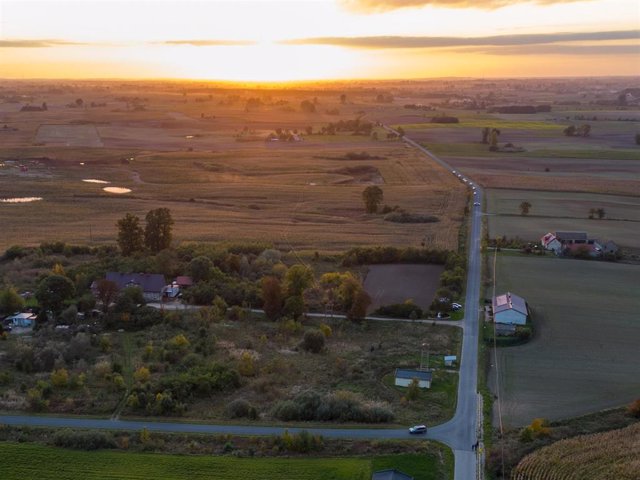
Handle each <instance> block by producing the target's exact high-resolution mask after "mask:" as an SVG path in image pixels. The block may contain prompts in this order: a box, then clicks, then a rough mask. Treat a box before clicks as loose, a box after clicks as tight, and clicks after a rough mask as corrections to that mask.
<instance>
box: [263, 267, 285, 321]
mask: <svg viewBox="0 0 640 480" xmlns="http://www.w3.org/2000/svg"><path fill="white" fill-rule="evenodd" d="M282 302H283V295H282V285H281V284H280V280H278V279H277V278H276V277H264V278H263V279H262V308H263V309H264V313H265V315H266V316H267V318H268V319H270V320H275V319H276V318H278V316H279V315H280V312H281V311H282Z"/></svg>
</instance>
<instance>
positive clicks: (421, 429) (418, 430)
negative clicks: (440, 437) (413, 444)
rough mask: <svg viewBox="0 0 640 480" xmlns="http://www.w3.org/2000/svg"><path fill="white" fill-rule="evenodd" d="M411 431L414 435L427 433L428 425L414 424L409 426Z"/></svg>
mask: <svg viewBox="0 0 640 480" xmlns="http://www.w3.org/2000/svg"><path fill="white" fill-rule="evenodd" d="M409 433H410V434H412V435H419V434H422V433H427V426H426V425H414V426H413V427H411V428H409Z"/></svg>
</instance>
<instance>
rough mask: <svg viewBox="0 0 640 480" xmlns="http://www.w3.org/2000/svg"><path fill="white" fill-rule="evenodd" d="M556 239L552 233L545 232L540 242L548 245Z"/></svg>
mask: <svg viewBox="0 0 640 480" xmlns="http://www.w3.org/2000/svg"><path fill="white" fill-rule="evenodd" d="M554 240H557V239H556V236H555V235H554V234H553V233H547V234H546V235H545V236H544V237H542V244H543V245H545V246H546V245H548V244H550V243H551V242H553V241H554Z"/></svg>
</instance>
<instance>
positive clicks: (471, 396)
mask: <svg viewBox="0 0 640 480" xmlns="http://www.w3.org/2000/svg"><path fill="white" fill-rule="evenodd" d="M404 141H405V142H406V143H407V144H409V145H411V146H413V147H414V148H416V149H418V150H420V151H422V152H423V153H425V154H426V155H428V156H429V157H431V158H433V159H434V160H435V161H436V162H438V163H440V164H441V165H442V166H443V167H445V168H447V169H449V170H450V171H451V172H452V173H453V174H454V175H457V176H458V177H459V178H460V181H461V182H465V183H467V184H468V185H469V186H470V187H471V188H475V190H473V192H474V199H473V201H474V203H475V202H478V203H480V204H481V203H482V191H481V189H480V187H479V186H478V185H476V184H475V183H473V182H472V181H471V180H470V179H469V178H467V177H466V176H464V175H462V174H460V173H459V172H457V171H456V170H455V169H453V168H452V167H451V166H449V165H448V164H447V163H446V162H444V161H442V160H441V159H439V158H438V157H436V156H435V155H433V154H432V153H431V152H429V151H428V150H427V149H426V148H424V147H422V146H421V145H419V144H417V143H416V142H414V141H413V140H410V139H408V138H406V137H405V138H404ZM481 214H482V213H481V208H480V207H479V206H478V207H476V206H473V207H472V213H471V215H470V218H471V231H470V235H469V238H468V244H469V245H468V247H469V263H468V275H467V289H466V298H465V306H466V310H465V317H464V320H462V321H461V322H447V321H437V322H436V323H438V324H442V325H451V326H457V327H461V328H462V329H463V342H462V355H461V359H460V378H459V384H458V403H457V407H456V413H455V415H454V417H453V418H452V419H451V420H450V421H448V422H446V423H443V424H442V425H437V426H434V427H431V428H429V432H428V433H427V435H426V438H429V439H433V440H438V441H441V442H443V443H445V444H446V445H448V446H449V447H451V448H452V449H453V452H454V455H455V479H456V480H472V479H474V478H476V466H477V464H476V462H477V461H476V453H475V452H474V451H473V450H472V445H473V444H474V443H475V442H476V439H477V437H476V435H477V424H478V415H477V413H478V412H477V406H478V403H477V377H478V331H479V325H478V318H479V314H478V313H479V312H478V307H479V299H480V268H481V262H480V259H481V257H480V232H481ZM474 307H476V308H474ZM371 320H376V321H390V320H391V321H393V319H386V318H385V319H382V318H375V317H373V318H371ZM395 321H397V319H396V320H395ZM405 321H406V320H405ZM424 322H427V323H432V321H431V320H424ZM0 424H8V425H29V426H42V427H53V428H62V427H67V428H96V429H117V430H141V429H143V428H147V429H148V430H152V431H162V432H177V433H205V434H210V433H213V434H234V435H279V434H282V433H283V432H284V430H285V429H284V428H282V427H257V426H239V425H210V424H194V423H172V422H156V421H148V422H147V421H127V420H105V419H91V418H82V417H75V418H70V417H43V416H35V415H33V416H32V415H0ZM288 430H289V432H292V433H293V432H297V431H299V430H300V429H299V428H288ZM306 430H308V431H309V432H312V433H314V434H319V435H323V436H324V437H327V438H359V439H418V438H425V437H424V436H411V435H409V433H408V432H407V429H406V428H402V429H384V428H380V429H371V428H308V429H306Z"/></svg>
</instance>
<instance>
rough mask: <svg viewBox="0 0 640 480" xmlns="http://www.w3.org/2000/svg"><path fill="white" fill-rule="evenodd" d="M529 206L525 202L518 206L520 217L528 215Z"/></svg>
mask: <svg viewBox="0 0 640 480" xmlns="http://www.w3.org/2000/svg"><path fill="white" fill-rule="evenodd" d="M530 208H531V204H530V203H529V202H527V201H526V200H525V201H524V202H522V203H521V204H520V215H528V214H529V209H530Z"/></svg>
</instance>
